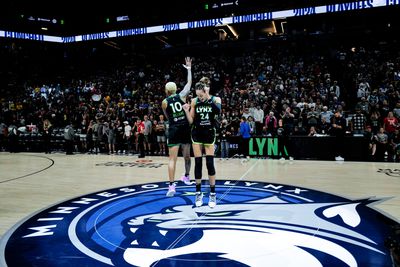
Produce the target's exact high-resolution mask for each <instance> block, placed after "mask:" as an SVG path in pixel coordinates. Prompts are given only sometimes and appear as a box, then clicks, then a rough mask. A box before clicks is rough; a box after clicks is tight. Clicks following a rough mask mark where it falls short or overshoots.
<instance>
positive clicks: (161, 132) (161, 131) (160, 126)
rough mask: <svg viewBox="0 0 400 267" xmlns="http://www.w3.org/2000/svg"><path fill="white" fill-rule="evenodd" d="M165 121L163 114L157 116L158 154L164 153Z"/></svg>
mask: <svg viewBox="0 0 400 267" xmlns="http://www.w3.org/2000/svg"><path fill="white" fill-rule="evenodd" d="M165 129H166V123H165V121H164V115H162V114H161V115H160V116H159V121H158V122H157V126H156V135H157V142H158V146H159V155H166V141H167V139H166V133H165Z"/></svg>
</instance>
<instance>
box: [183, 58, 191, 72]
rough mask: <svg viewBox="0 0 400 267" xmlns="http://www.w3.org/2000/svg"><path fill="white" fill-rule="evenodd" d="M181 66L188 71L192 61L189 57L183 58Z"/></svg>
mask: <svg viewBox="0 0 400 267" xmlns="http://www.w3.org/2000/svg"><path fill="white" fill-rule="evenodd" d="M182 66H183V67H184V68H185V69H187V70H190V69H191V68H192V59H191V58H190V57H185V65H183V64H182Z"/></svg>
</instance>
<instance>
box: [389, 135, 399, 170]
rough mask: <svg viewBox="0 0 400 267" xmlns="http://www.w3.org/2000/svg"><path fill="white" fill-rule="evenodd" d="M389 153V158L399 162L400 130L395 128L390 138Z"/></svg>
mask: <svg viewBox="0 0 400 267" xmlns="http://www.w3.org/2000/svg"><path fill="white" fill-rule="evenodd" d="M390 150H391V151H390V153H389V155H391V157H392V158H391V160H392V161H394V162H400V130H399V129H396V130H395V131H394V135H393V137H392V139H390Z"/></svg>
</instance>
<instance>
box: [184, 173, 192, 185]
mask: <svg viewBox="0 0 400 267" xmlns="http://www.w3.org/2000/svg"><path fill="white" fill-rule="evenodd" d="M181 181H182V182H184V183H185V185H191V184H192V183H191V182H190V176H189V175H188V176H186V175H182V177H181Z"/></svg>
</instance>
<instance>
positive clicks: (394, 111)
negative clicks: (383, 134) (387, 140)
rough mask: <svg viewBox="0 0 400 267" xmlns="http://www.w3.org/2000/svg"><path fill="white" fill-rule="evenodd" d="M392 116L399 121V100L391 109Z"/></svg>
mask: <svg viewBox="0 0 400 267" xmlns="http://www.w3.org/2000/svg"><path fill="white" fill-rule="evenodd" d="M393 115H394V116H395V117H396V118H397V120H400V99H399V102H397V103H396V107H395V108H394V109H393Z"/></svg>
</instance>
